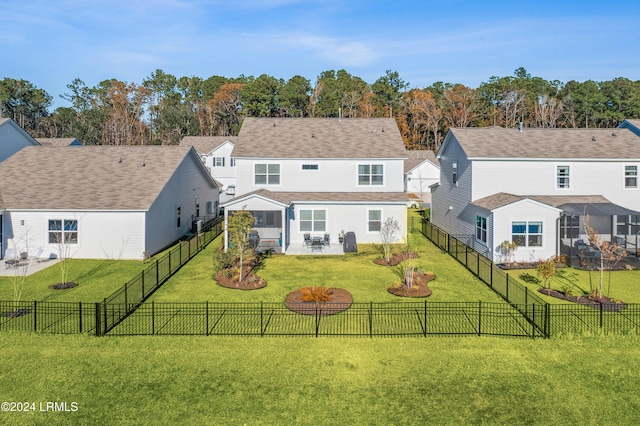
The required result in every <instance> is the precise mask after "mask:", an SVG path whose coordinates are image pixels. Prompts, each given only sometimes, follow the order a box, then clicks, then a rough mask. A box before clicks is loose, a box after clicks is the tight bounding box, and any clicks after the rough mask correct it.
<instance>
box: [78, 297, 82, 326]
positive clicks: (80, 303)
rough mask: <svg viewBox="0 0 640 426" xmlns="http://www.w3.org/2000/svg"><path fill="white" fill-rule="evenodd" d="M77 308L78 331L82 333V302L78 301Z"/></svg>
mask: <svg viewBox="0 0 640 426" xmlns="http://www.w3.org/2000/svg"><path fill="white" fill-rule="evenodd" d="M78 309H79V310H80V333H82V302H78Z"/></svg>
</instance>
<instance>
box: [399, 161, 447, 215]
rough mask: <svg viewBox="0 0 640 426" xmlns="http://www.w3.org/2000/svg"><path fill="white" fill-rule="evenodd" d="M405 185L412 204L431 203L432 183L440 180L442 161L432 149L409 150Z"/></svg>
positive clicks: (424, 204) (405, 163) (405, 164)
mask: <svg viewBox="0 0 640 426" xmlns="http://www.w3.org/2000/svg"><path fill="white" fill-rule="evenodd" d="M404 179H405V180H404V187H405V191H406V192H407V195H409V196H411V195H414V197H410V199H411V200H413V201H410V204H416V205H423V206H424V207H429V206H430V205H431V189H430V187H431V185H433V184H436V183H438V182H439V181H440V163H439V161H438V159H437V158H436V155H435V154H434V153H433V151H431V150H407V159H406V160H405V161H404Z"/></svg>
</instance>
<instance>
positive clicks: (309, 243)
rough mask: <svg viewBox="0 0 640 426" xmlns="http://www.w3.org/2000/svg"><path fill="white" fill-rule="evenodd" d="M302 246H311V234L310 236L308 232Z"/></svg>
mask: <svg viewBox="0 0 640 426" xmlns="http://www.w3.org/2000/svg"><path fill="white" fill-rule="evenodd" d="M302 245H303V246H305V247H310V246H311V234H309V233H308V232H306V233H305V234H304V243H302Z"/></svg>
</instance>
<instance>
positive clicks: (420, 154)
mask: <svg viewBox="0 0 640 426" xmlns="http://www.w3.org/2000/svg"><path fill="white" fill-rule="evenodd" d="M427 160H429V161H431V162H432V163H433V164H435V165H436V166H439V165H440V161H438V159H437V158H436V155H435V154H434V153H433V151H431V150H425V149H420V150H417V149H415V150H407V159H406V160H404V172H405V173H407V172H409V171H411V170H413V169H414V168H416V167H417V166H419V165H420V164H422V163H423V162H425V161H427Z"/></svg>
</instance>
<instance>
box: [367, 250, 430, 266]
mask: <svg viewBox="0 0 640 426" xmlns="http://www.w3.org/2000/svg"><path fill="white" fill-rule="evenodd" d="M418 257H420V255H419V254H418V253H416V252H415V251H408V252H404V253H398V254H394V255H393V256H391V257H390V258H389V261H388V262H387V260H386V259H383V258H381V257H379V258H377V259H376V260H374V261H373V262H374V263H375V264H377V265H382V266H396V265H398V264H400V263H401V262H403V261H405V260H407V259H417V258H418Z"/></svg>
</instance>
